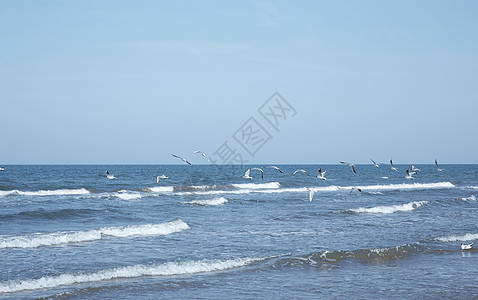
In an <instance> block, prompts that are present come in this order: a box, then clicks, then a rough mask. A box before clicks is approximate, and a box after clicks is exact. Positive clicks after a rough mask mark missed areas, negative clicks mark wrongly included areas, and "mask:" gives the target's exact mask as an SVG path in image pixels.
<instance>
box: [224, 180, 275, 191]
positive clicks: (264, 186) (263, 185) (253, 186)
mask: <svg viewBox="0 0 478 300" xmlns="http://www.w3.org/2000/svg"><path fill="white" fill-rule="evenodd" d="M232 186H233V187H236V188H238V189H249V190H259V189H278V188H280V183H278V182H268V183H236V184H232Z"/></svg>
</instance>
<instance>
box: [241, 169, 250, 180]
mask: <svg viewBox="0 0 478 300" xmlns="http://www.w3.org/2000/svg"><path fill="white" fill-rule="evenodd" d="M250 174H251V169H247V171H246V172H245V173H244V175H242V178H245V179H252V177H251V175H250Z"/></svg>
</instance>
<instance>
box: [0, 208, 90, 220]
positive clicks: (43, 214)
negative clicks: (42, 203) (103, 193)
mask: <svg viewBox="0 0 478 300" xmlns="http://www.w3.org/2000/svg"><path fill="white" fill-rule="evenodd" d="M95 212H96V210H93V209H72V208H67V209H60V210H54V211H47V210H43V209H40V210H33V211H24V212H20V213H17V214H8V215H0V220H8V219H14V218H19V217H20V218H27V219H48V220H54V219H59V218H70V217H75V216H86V215H89V214H93V213H95Z"/></svg>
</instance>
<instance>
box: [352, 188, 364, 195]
mask: <svg viewBox="0 0 478 300" xmlns="http://www.w3.org/2000/svg"><path fill="white" fill-rule="evenodd" d="M355 190H357V192H359V193H361V192H362V189H361V188H355V187H353V188H351V189H350V192H349V194H350V193H352V192H353V191H355Z"/></svg>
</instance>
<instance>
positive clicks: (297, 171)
mask: <svg viewBox="0 0 478 300" xmlns="http://www.w3.org/2000/svg"><path fill="white" fill-rule="evenodd" d="M299 172H301V173H305V175H307V177H309V173H307V171H306V170H295V172H294V173H292V175H295V174H297V173H299Z"/></svg>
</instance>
